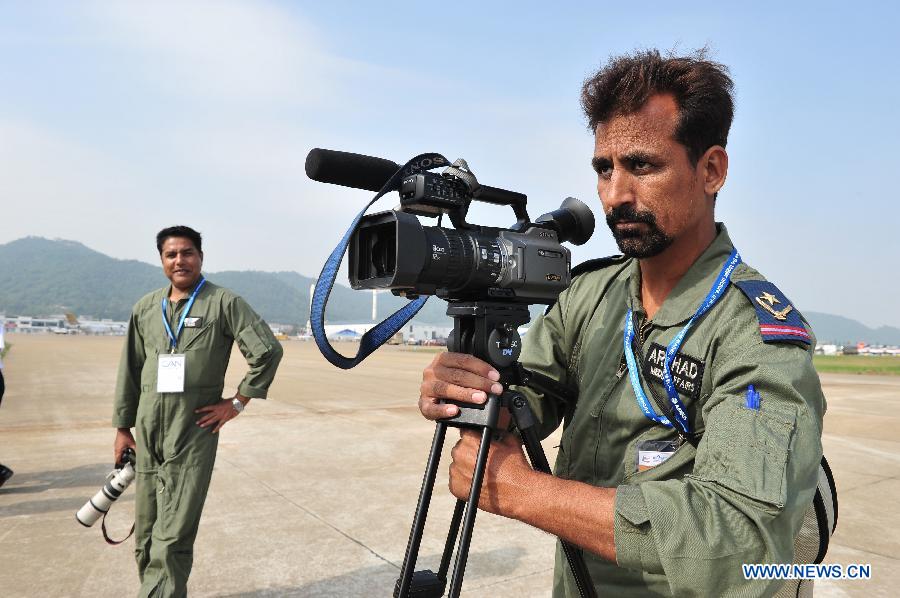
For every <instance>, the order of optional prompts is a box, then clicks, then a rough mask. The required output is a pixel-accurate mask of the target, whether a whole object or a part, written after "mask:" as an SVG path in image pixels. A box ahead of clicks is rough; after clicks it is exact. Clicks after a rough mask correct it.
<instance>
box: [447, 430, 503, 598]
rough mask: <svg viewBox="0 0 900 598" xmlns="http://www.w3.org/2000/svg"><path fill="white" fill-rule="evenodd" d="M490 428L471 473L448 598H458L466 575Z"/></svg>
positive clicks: (488, 445) (483, 433)
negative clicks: (467, 498) (470, 484)
mask: <svg viewBox="0 0 900 598" xmlns="http://www.w3.org/2000/svg"><path fill="white" fill-rule="evenodd" d="M492 433H493V430H491V428H487V427H486V428H483V429H482V431H481V444H480V445H479V447H478V458H477V460H476V461H475V471H474V472H473V473H472V490H471V491H470V492H469V500H468V502H467V503H466V514H465V518H464V520H463V529H462V535H461V536H460V538H459V548H458V549H457V551H456V563H454V565H453V579H451V580H450V593H449V594H448V596H449V598H459V592H460V590H461V589H462V580H463V575H465V573H466V560H467V559H468V558H469V544H470V543H471V541H472V530H473V529H474V527H475V514H476V513H477V512H478V498H479V496H480V495H481V483H482V482H483V481H484V470H485V467H486V466H487V458H488V451H490V449H491V434H492Z"/></svg>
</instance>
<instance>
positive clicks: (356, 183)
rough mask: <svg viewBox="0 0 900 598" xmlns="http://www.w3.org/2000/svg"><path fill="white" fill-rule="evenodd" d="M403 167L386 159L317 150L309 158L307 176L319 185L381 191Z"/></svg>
mask: <svg viewBox="0 0 900 598" xmlns="http://www.w3.org/2000/svg"><path fill="white" fill-rule="evenodd" d="M399 168H400V165H399V164H397V163H395V162H392V161H390V160H385V159H384V158H376V157H374V156H364V155H362V154H353V153H350V152H339V151H336V150H327V149H320V148H316V149H314V150H312V151H311V152H309V155H308V156H306V176H308V177H309V178H311V179H312V180H314V181H319V182H320V183H331V184H333V185H343V186H344V187H353V188H354V189H366V190H368V191H374V192H378V191H380V190H381V187H382V186H383V185H384V184H385V183H386V182H387V181H388V179H389V178H391V176H393V174H394V173H395V172H397V170H398V169H399Z"/></svg>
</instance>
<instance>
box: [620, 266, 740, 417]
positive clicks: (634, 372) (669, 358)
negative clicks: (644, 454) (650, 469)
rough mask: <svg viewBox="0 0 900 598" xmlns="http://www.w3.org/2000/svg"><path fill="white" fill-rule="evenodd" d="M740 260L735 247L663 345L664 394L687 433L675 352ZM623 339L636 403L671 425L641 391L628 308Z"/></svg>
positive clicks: (630, 311) (723, 292) (685, 413)
mask: <svg viewBox="0 0 900 598" xmlns="http://www.w3.org/2000/svg"><path fill="white" fill-rule="evenodd" d="M740 263H741V256H740V254H739V253H738V251H737V249H733V250H732V251H731V255H730V256H729V257H728V260H726V261H725V264H724V265H723V266H722V270H721V271H720V272H719V276H718V277H717V278H716V281H715V282H714V283H713V286H712V288H711V289H710V290H709V293H707V295H706V299H704V300H703V303H701V304H700V307H698V308H697V311H696V312H694V315H693V316H691V319H690V320H688V323H687V324H685V325H684V328H682V329H681V330H680V331H679V332H678V334H676V335H675V338H673V339H672V341H671V342H670V343H669V345H668V346H667V347H666V360H665V362H664V363H663V376H662V378H663V385H664V386H665V387H666V394H667V395H668V397H669V402H670V403H671V404H672V413H673V415H674V417H675V422H676V423H677V424H678V427H679V428H681V430H682V431H683V432H684V433H685V434H690V433H691V428H690V423H689V422H688V416H687V409H685V407H684V404H683V403H682V402H681V398H679V396H678V389H677V388H675V381H674V380H673V379H672V362H673V361H674V360H675V355H676V354H677V353H678V349H680V348H681V343H683V342H684V339H685V337H686V336H687V333H688V331H689V330H690V329H691V326H693V325H694V322H695V321H697V318H699V317H700V316H702V315H703V314H705V313H706V312H708V311H709V310H710V308H712V306H713V305H715V304H716V302H717V301H718V300H719V299H721V298H722V295H724V294H725V291H726V290H727V289H728V282H729V281H730V280H731V274H732V272H734V269H735V268H737V266H738V264H740ZM623 341H624V345H625V363H626V364H627V365H628V377H629V379H630V380H631V387H632V388H633V389H634V396H635V398H636V399H637V403H638V406H639V407H640V408H641V411H642V412H643V413H644V415H645V416H647V417H648V418H649V419H652V420H653V421H655V422H658V423H660V424H662V425H664V426H666V427H672V422H671V421H669V418H668V417H666V416H665V415H659V414H657V413H656V411H654V410H653V407H652V406H651V405H650V401H649V400H648V399H647V395H646V393H645V392H644V388H643V386H641V377H640V369H639V366H638V364H637V360H636V359H635V357H634V349H633V348H632V343H633V342H634V314H633V312H632V310H630V309H629V310H628V315H626V316H625V332H624V334H623Z"/></svg>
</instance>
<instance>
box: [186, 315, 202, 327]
mask: <svg viewBox="0 0 900 598" xmlns="http://www.w3.org/2000/svg"><path fill="white" fill-rule="evenodd" d="M202 326H203V318H200V317H197V318H191V317H187V318H185V319H184V327H185V328H201V327H202Z"/></svg>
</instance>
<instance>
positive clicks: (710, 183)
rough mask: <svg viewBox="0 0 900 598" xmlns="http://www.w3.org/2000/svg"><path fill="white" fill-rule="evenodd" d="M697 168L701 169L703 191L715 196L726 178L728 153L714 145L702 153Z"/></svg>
mask: <svg viewBox="0 0 900 598" xmlns="http://www.w3.org/2000/svg"><path fill="white" fill-rule="evenodd" d="M698 166H700V168H702V176H703V191H704V192H705V193H706V195H715V194H716V193H718V191H719V190H720V189H721V188H722V186H723V185H724V184H725V178H726V177H727V176H728V152H726V151H725V148H724V147H722V146H721V145H714V146H712V147H711V148H709V149H708V150H706V151H705V152H704V153H703V156H702V157H701V158H700V162H699V164H698Z"/></svg>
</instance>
